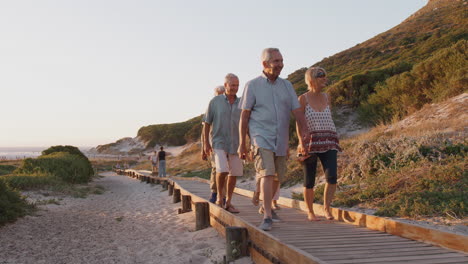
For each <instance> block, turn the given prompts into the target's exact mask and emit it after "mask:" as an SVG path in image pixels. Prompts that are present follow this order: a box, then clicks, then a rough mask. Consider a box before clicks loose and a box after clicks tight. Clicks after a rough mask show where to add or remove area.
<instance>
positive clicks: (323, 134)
mask: <svg viewBox="0 0 468 264" xmlns="http://www.w3.org/2000/svg"><path fill="white" fill-rule="evenodd" d="M325 96H327V95H326V94H325ZM327 100H328V98H327ZM306 102H307V105H306V107H305V119H306V123H307V127H308V129H309V132H310V134H311V141H310V142H309V143H307V144H306V145H305V147H306V148H307V149H308V150H309V153H324V152H327V151H328V150H337V151H341V147H340V145H339V140H338V134H337V133H336V127H335V123H334V122H333V119H332V115H331V111H330V107H329V106H328V105H327V107H325V109H324V110H323V111H321V112H317V111H315V110H314V109H313V108H312V107H311V106H310V104H309V99H308V98H307V96H306Z"/></svg>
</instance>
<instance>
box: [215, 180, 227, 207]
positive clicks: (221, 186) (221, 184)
mask: <svg viewBox="0 0 468 264" xmlns="http://www.w3.org/2000/svg"><path fill="white" fill-rule="evenodd" d="M227 175H228V173H227V172H222V173H218V172H217V173H216V183H217V185H218V186H217V187H218V199H217V201H216V204H217V205H219V206H223V198H224V196H225V193H226V189H225V186H226V176H227Z"/></svg>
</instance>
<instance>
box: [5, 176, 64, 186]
mask: <svg viewBox="0 0 468 264" xmlns="http://www.w3.org/2000/svg"><path fill="white" fill-rule="evenodd" d="M2 177H3V179H4V180H5V182H7V183H8V185H9V186H11V187H12V188H15V189H20V190H29V189H37V188H42V187H45V186H52V185H59V184H63V180H62V179H60V178H58V177H56V176H53V175H50V174H46V173H32V174H10V175H5V176H2Z"/></svg>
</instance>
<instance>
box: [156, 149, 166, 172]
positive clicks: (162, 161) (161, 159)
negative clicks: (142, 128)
mask: <svg viewBox="0 0 468 264" xmlns="http://www.w3.org/2000/svg"><path fill="white" fill-rule="evenodd" d="M157 162H158V165H159V171H158V176H159V177H166V152H165V151H164V148H163V147H162V146H161V147H160V148H159V152H158V155H157Z"/></svg>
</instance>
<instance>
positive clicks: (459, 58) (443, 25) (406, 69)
mask: <svg viewBox="0 0 468 264" xmlns="http://www.w3.org/2000/svg"><path fill="white" fill-rule="evenodd" d="M467 16H468V12H467V7H466V1H454V0H433V1H429V3H428V4H427V5H426V6H425V7H423V8H422V9H420V10H419V11H418V12H416V13H415V14H413V15H412V16H411V17H409V18H408V19H406V20H405V21H404V22H402V23H401V24H399V25H398V26H396V27H394V28H392V29H390V30H388V31H386V32H384V33H381V34H379V35H377V36H375V37H373V38H371V39H369V40H367V41H365V42H363V43H361V44H358V45H356V46H354V47H352V48H350V49H347V50H345V51H342V52H340V53H337V54H335V55H333V56H331V57H328V58H325V59H323V60H322V61H320V62H318V63H315V64H314V65H316V66H317V65H318V66H321V67H324V68H325V69H326V70H327V71H328V73H329V78H330V80H331V82H332V85H331V86H330V87H329V93H330V94H331V95H332V98H333V103H334V104H335V105H349V106H352V107H353V108H356V109H357V110H358V111H359V113H360V115H361V119H362V120H364V121H367V122H369V123H371V124H378V123H380V122H382V121H383V122H388V121H389V120H390V119H392V118H394V117H396V118H401V117H402V116H404V115H406V114H408V113H411V112H414V111H415V110H417V109H419V108H421V107H422V105H423V104H425V103H431V102H437V101H441V100H444V99H447V98H449V97H450V96H454V95H456V94H460V93H461V92H463V91H466V87H468V86H467V85H466V84H467V82H468V79H467V71H466V69H467V68H468V67H467V54H466V45H467V44H466V40H467V39H468V33H467V31H466V28H467V26H468V23H467V22H468V19H467ZM441 50H445V51H444V52H445V54H440V53H441ZM450 53H453V55H454V56H452V57H451V56H450V55H449V54H450ZM434 56H435V57H436V58H434ZM422 64H423V65H422ZM441 64H443V66H444V68H437V67H435V65H441ZM445 66H453V67H448V68H445ZM455 67H456V68H457V69H453V68H455ZM415 68H418V69H415ZM436 69H437V70H438V71H436ZM304 72H305V68H302V69H299V70H297V71H296V72H294V73H292V74H290V75H289V77H288V79H289V80H290V81H291V82H292V83H293V85H294V87H295V88H296V90H297V92H298V94H302V93H304V92H305V91H306V85H305V83H304ZM408 74H409V75H408ZM392 77H393V79H391V78H392ZM396 80H397V81H396ZM447 80H450V83H446V81H447ZM395 82H396V83H395ZM439 83H444V84H447V85H449V88H453V89H452V90H451V91H450V92H448V93H447V92H444V91H441V89H440V85H438V84H439ZM395 86H398V91H392V92H389V90H395V88H394V87H395ZM452 86H455V87H452ZM415 87H417V89H418V94H414V88H415ZM395 93H399V94H400V95H401V94H406V95H405V96H404V97H402V96H400V97H399V98H397V99H394V100H393V101H394V102H386V101H385V100H377V99H376V98H378V97H385V98H387V99H390V98H389V97H391V96H393V95H395ZM408 100H409V101H418V103H408V102H407V101H408ZM400 102H402V103H403V104H402V105H400V108H401V109H400V110H399V111H394V109H393V108H394V107H391V108H392V110H390V111H383V110H382V108H383V109H385V108H387V106H388V105H391V104H394V103H397V104H399V103H400ZM376 104H380V106H378V107H376Z"/></svg>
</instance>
